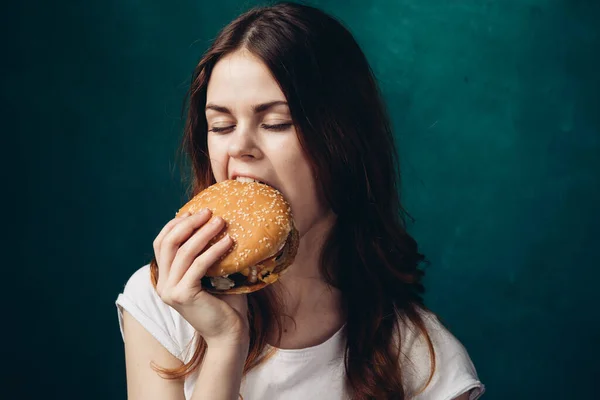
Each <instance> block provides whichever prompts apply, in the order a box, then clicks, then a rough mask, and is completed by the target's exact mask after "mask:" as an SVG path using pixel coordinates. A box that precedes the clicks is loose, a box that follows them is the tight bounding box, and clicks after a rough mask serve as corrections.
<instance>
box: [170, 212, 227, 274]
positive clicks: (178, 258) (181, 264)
mask: <svg viewBox="0 0 600 400" xmlns="http://www.w3.org/2000/svg"><path fill="white" fill-rule="evenodd" d="M224 226H225V221H223V218H221V217H218V216H217V217H214V218H212V219H211V220H210V222H209V223H207V224H205V225H204V226H202V227H201V228H200V229H199V230H198V232H196V233H195V234H194V235H193V236H192V237H191V238H189V239H188V240H187V241H186V242H185V243H184V244H183V245H181V246H180V247H179V250H177V254H176V255H175V258H174V260H173V263H172V265H171V271H170V273H169V284H170V285H176V284H177V282H179V281H180V280H181V277H183V275H184V274H185V271H186V270H187V269H188V268H189V267H190V265H191V264H192V262H193V261H194V259H195V258H196V257H198V255H199V254H200V253H202V251H204V249H206V246H207V245H208V243H209V242H210V241H211V240H212V239H213V238H214V237H215V236H216V235H217V234H218V233H219V232H221V230H223V227H224Z"/></svg>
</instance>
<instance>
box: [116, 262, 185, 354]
mask: <svg viewBox="0 0 600 400" xmlns="http://www.w3.org/2000/svg"><path fill="white" fill-rule="evenodd" d="M115 304H116V306H117V313H118V318H119V329H120V330H121V336H122V337H123V339H124V335H123V310H126V311H127V312H128V313H129V314H131V316H132V317H133V318H135V319H136V320H137V321H138V322H139V323H140V324H141V325H142V326H143V327H144V328H145V329H146V330H147V331H148V332H149V333H150V334H151V335H152V336H153V337H154V338H155V339H156V340H158V342H159V343H160V344H162V345H163V346H164V347H165V349H167V350H168V351H169V353H171V354H172V355H174V356H175V357H177V358H178V359H179V360H181V361H182V362H184V363H185V362H187V361H188V359H189V358H190V356H191V352H190V347H191V346H190V341H191V340H192V337H193V332H194V330H193V328H192V327H191V326H190V325H189V323H188V322H187V321H185V320H184V319H183V317H181V315H180V314H179V313H178V312H177V311H176V310H174V309H173V308H172V307H170V306H169V305H167V304H165V303H164V302H163V301H162V300H161V298H160V296H159V295H158V294H157V293H156V290H155V289H154V286H153V285H152V281H151V279H150V265H149V264H148V265H145V266H143V267H142V268H140V269H138V270H137V271H135V272H134V273H133V274H132V275H131V277H130V278H129V280H128V281H127V283H126V284H125V288H124V290H123V292H122V293H120V294H119V295H118V296H117V300H116V302H115Z"/></svg>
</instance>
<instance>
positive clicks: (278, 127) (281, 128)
mask: <svg viewBox="0 0 600 400" xmlns="http://www.w3.org/2000/svg"><path fill="white" fill-rule="evenodd" d="M292 125H293V124H292V123H286V124H275V125H267V124H262V125H261V127H262V128H264V129H268V130H270V131H277V132H280V131H284V130H286V129H288V128H289V127H291V126H292ZM233 128H235V125H233V126H226V127H219V128H217V127H213V128H211V129H209V130H208V131H209V132H215V133H220V132H227V131H228V130H230V129H233Z"/></svg>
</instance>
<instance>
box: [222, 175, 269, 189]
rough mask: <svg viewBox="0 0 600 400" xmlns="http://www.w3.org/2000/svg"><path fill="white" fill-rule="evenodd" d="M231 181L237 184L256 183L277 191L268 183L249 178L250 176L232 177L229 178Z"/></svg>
mask: <svg viewBox="0 0 600 400" xmlns="http://www.w3.org/2000/svg"><path fill="white" fill-rule="evenodd" d="M231 179H232V180H235V181H238V182H256V183H260V184H263V185H267V186H270V187H272V188H273V189H275V190H279V189H277V188H276V187H275V186H273V185H271V184H270V183H269V182H267V181H264V180H260V179H258V178H254V177H250V176H244V175H233V176H232V177H231Z"/></svg>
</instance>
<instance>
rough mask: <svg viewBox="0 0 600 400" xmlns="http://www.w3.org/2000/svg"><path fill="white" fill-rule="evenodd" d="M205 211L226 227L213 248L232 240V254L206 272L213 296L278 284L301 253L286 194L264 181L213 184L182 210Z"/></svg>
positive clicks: (206, 285)
mask: <svg viewBox="0 0 600 400" xmlns="http://www.w3.org/2000/svg"><path fill="white" fill-rule="evenodd" d="M203 208H208V209H210V210H211V211H212V214H213V218H214V217H215V216H220V217H221V218H223V220H224V221H225V228H224V229H223V230H222V231H221V232H220V233H219V234H218V235H217V236H215V237H214V238H213V239H212V240H211V241H210V242H209V244H208V246H210V245H212V244H214V243H215V242H217V241H218V240H220V239H221V238H222V237H223V236H225V234H229V236H230V237H231V238H232V239H233V245H232V246H231V248H230V250H229V251H228V252H227V253H226V254H225V255H223V257H221V258H220V259H219V260H218V261H217V262H216V263H215V264H214V265H212V266H211V267H210V268H209V269H208V271H207V272H206V275H205V277H203V278H202V286H203V288H204V289H205V290H206V291H208V292H210V293H217V294H239V293H251V292H254V291H256V290H260V289H262V288H264V287H265V286H267V285H269V284H271V283H274V282H276V281H277V280H278V279H279V277H280V276H281V274H282V273H284V272H285V271H286V269H287V267H289V266H290V264H291V263H292V262H293V260H294V258H295V257H296V253H297V251H298V242H299V238H298V231H297V230H296V228H295V226H294V221H293V219H292V213H291V208H290V205H289V203H288V202H287V201H286V200H285V199H284V197H283V195H282V194H281V192H279V191H278V190H277V189H274V188H272V187H271V186H268V185H266V184H263V183H259V182H239V181H236V180H226V181H223V182H220V183H216V184H214V185H212V186H209V187H208V188H206V189H205V190H203V191H202V192H200V193H199V194H197V195H196V196H194V197H193V198H192V199H191V200H190V201H189V202H187V203H186V204H185V205H184V206H183V207H181V209H180V210H179V211H178V212H177V215H180V214H182V213H185V212H190V213H192V214H194V213H196V212H199V211H200V210H202V209H203Z"/></svg>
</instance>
